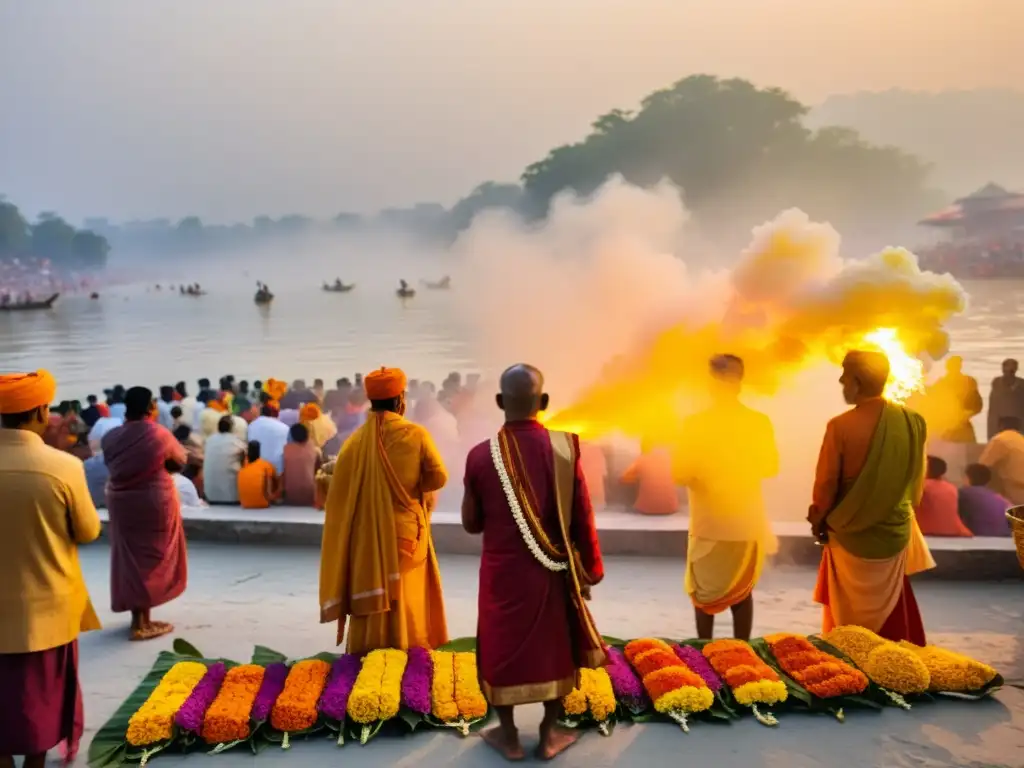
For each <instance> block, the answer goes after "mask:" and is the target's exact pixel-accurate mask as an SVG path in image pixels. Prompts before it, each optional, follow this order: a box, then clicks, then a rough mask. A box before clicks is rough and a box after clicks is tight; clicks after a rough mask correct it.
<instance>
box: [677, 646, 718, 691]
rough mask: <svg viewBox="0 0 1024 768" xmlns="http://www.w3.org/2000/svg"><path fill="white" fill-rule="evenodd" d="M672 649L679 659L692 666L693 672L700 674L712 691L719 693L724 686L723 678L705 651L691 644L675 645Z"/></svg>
mask: <svg viewBox="0 0 1024 768" xmlns="http://www.w3.org/2000/svg"><path fill="white" fill-rule="evenodd" d="M672 650H674V651H675V652H676V656H678V657H679V660H680V661H682V662H683V663H684V664H685V665H686V666H688V667H689V668H690V671H691V672H693V673H694V674H696V675H700V677H701V678H702V679H703V680H704V682H705V683H706V684H707V686H708V688H710V689H711V692H712V693H718V691H719V690H720V689H721V687H722V680H721V679H720V678H719V677H718V675H717V674H716V673H715V670H714V669H712V668H711V665H710V664H709V663H708V660H707V659H705V658H704V654H703V653H701V652H700V651H698V650H697V649H696V648H694V647H693V646H689V645H673V646H672Z"/></svg>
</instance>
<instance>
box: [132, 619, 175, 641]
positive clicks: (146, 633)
mask: <svg viewBox="0 0 1024 768" xmlns="http://www.w3.org/2000/svg"><path fill="white" fill-rule="evenodd" d="M173 631H174V625H173V624H168V623H167V622H165V621H152V622H150V623H149V624H148V625H147V626H145V627H139V628H138V629H133V630H132V635H131V639H132V640H133V641H141V640H154V639H156V638H158V637H163V636H164V635H166V634H168V633H170V632H173Z"/></svg>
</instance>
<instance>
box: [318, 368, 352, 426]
mask: <svg viewBox="0 0 1024 768" xmlns="http://www.w3.org/2000/svg"><path fill="white" fill-rule="evenodd" d="M351 393H352V382H351V381H349V380H348V379H346V378H342V379H338V380H337V381H336V382H335V383H334V389H332V390H331V391H330V392H328V393H327V394H326V395H324V410H325V411H327V412H329V413H330V414H331V416H333V417H336V415H337V414H336V411H341V410H343V409H344V408H345V403H347V402H348V396H349V395H350V394H351Z"/></svg>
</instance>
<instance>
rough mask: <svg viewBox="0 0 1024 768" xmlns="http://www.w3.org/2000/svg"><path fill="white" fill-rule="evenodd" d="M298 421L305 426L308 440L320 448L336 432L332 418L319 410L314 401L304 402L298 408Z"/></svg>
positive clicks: (336, 428)
mask: <svg viewBox="0 0 1024 768" xmlns="http://www.w3.org/2000/svg"><path fill="white" fill-rule="evenodd" d="M299 423H300V424H302V425H303V426H305V427H306V430H307V431H308V432H309V440H310V442H311V443H313V445H315V446H316V447H317V448H319V449H320V450H323V447H324V445H326V444H327V441H328V440H330V439H331V438H332V437H334V436H335V435H336V434H338V427H337V425H336V424H335V423H334V419H332V418H331V417H330V416H328V415H327V414H326V413H324V412H323V411H321V410H320V406H319V405H317V404H316V403H306V404H305V405H304V406H302V408H300V409H299Z"/></svg>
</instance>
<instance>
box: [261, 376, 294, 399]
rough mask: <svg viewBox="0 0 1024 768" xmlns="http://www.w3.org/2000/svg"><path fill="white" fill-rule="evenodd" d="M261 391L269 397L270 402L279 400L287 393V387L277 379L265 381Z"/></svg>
mask: <svg viewBox="0 0 1024 768" xmlns="http://www.w3.org/2000/svg"><path fill="white" fill-rule="evenodd" d="M263 391H264V392H266V393H267V394H268V395H270V399H271V400H280V399H281V398H282V397H284V395H285V393H286V392H287V391H288V385H287V384H285V383H284V382H283V381H278V380H277V379H267V381H266V383H265V384H264V385H263Z"/></svg>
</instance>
